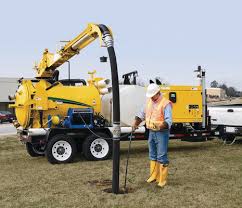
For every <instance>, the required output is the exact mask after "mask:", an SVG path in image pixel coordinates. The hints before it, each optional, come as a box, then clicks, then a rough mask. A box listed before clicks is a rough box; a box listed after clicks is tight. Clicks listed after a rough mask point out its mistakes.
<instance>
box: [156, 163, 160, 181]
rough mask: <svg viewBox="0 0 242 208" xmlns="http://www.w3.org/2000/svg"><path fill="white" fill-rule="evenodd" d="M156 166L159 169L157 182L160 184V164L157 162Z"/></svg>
mask: <svg viewBox="0 0 242 208" xmlns="http://www.w3.org/2000/svg"><path fill="white" fill-rule="evenodd" d="M156 165H157V168H158V171H157V175H156V179H155V180H156V182H158V183H159V181H160V165H161V164H160V163H159V162H156Z"/></svg>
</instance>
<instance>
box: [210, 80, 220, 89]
mask: <svg viewBox="0 0 242 208" xmlns="http://www.w3.org/2000/svg"><path fill="white" fill-rule="evenodd" d="M210 87H215V88H218V82H217V81H216V80H213V81H212V82H211V83H210Z"/></svg>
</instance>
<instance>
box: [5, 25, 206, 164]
mask: <svg viewBox="0 0 242 208" xmlns="http://www.w3.org/2000/svg"><path fill="white" fill-rule="evenodd" d="M97 38H99V41H100V45H101V46H104V47H106V48H107V49H108V53H109V61H110V65H111V68H112V67H113V68H117V64H116V57H115V53H114V48H113V35H112V32H111V30H110V28H108V27H106V26H105V25H98V24H88V26H87V28H86V29H85V30H84V31H83V32H81V33H80V34H79V35H78V36H77V37H75V38H74V39H72V40H71V41H69V42H68V43H66V45H65V46H64V47H63V48H62V49H61V50H59V51H57V52H56V53H50V52H49V51H48V49H45V50H44V52H43V57H42V59H41V60H40V62H39V63H38V64H37V65H36V66H35V68H34V69H35V71H36V78H35V79H23V78H22V79H20V80H19V87H18V89H17V91H16V93H15V95H11V96H9V99H10V100H12V101H14V104H11V105H10V107H12V108H15V114H16V118H17V120H16V121H15V122H14V125H15V127H16V128H17V131H18V134H19V135H20V141H21V142H23V143H24V144H25V145H26V149H27V152H28V153H29V155H30V156H32V157H38V156H42V155H43V156H46V157H47V159H48V161H49V162H50V163H67V162H70V161H72V160H73V158H74V157H75V154H76V153H77V152H78V151H80V152H82V153H83V155H84V156H85V158H86V159H88V160H104V159H107V158H109V157H110V156H111V154H112V139H111V138H113V136H114V134H115V133H117V128H115V124H114V123H115V122H113V119H114V113H115V110H114V109H113V106H112V104H113V103H114V102H117V100H116V98H115V93H114V91H113V96H111V94H112V93H111V91H112V89H111V87H109V83H110V80H109V79H105V78H102V77H97V76H96V71H92V72H88V73H89V76H90V78H89V79H88V80H84V79H70V78H69V79H64V80H60V79H59V71H58V67H59V66H61V65H62V64H64V63H65V62H68V61H69V60H70V59H71V58H72V57H73V56H75V55H77V54H79V53H80V52H81V51H82V50H83V49H84V48H85V47H86V46H88V45H89V44H90V43H92V42H93V41H94V40H96V39H97ZM102 58H105V57H102ZM197 72H198V76H199V79H200V80H201V83H200V84H199V85H198V86H161V91H162V92H163V95H164V96H166V97H167V98H168V99H170V100H171V101H172V103H173V122H174V124H173V126H172V129H171V137H174V138H186V137H189V138H190V137H196V136H198V135H199V136H201V137H202V136H206V126H207V123H208V122H207V119H206V118H207V116H206V97H205V72H204V71H203V70H202V69H201V68H199V69H198V71H197ZM112 73H113V72H112ZM130 76H133V77H134V78H135V77H136V76H137V72H131V73H128V74H126V75H124V76H123V78H124V80H125V81H124V84H123V85H120V86H119V94H120V111H121V114H120V122H121V123H120V124H121V130H120V131H121V132H118V133H121V135H128V134H127V133H129V132H131V127H130V126H131V124H132V121H133V119H134V117H135V115H136V113H137V111H138V110H140V109H141V108H142V106H143V105H144V103H145V99H146V98H145V89H146V88H145V87H143V86H139V85H137V84H136V81H134V82H133V83H131V82H129V78H130ZM134 80H135V79H134ZM116 81H118V80H116ZM118 102H119V101H118ZM147 134H148V132H147V129H146V128H145V126H144V123H142V125H141V126H140V127H139V128H138V129H137V130H136V131H135V133H134V134H133V135H132V137H133V139H134V140H135V139H146V138H147ZM123 139H125V136H124V137H123ZM126 139H128V136H127V138H126Z"/></svg>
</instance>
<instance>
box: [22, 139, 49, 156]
mask: <svg viewBox="0 0 242 208" xmlns="http://www.w3.org/2000/svg"><path fill="white" fill-rule="evenodd" d="M26 150H27V152H28V154H29V155H30V156H31V157H39V156H44V155H45V152H44V150H43V149H42V146H41V145H33V144H31V143H30V142H27V143H26Z"/></svg>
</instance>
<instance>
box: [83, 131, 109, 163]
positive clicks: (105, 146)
mask: <svg viewBox="0 0 242 208" xmlns="http://www.w3.org/2000/svg"><path fill="white" fill-rule="evenodd" d="M97 134H98V135H99V136H100V138H98V137H97V136H96V135H90V136H88V137H87V138H86V139H85V141H84V142H83V144H82V151H83V154H84V156H85V158H86V159H87V160H106V159H108V158H109V157H110V156H111V154H112V140H109V139H105V138H108V137H109V136H108V135H107V134H104V133H97Z"/></svg>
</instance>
